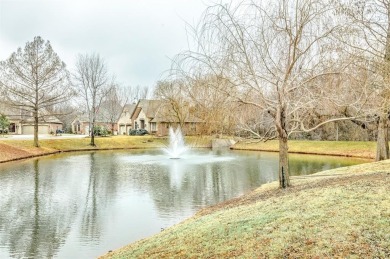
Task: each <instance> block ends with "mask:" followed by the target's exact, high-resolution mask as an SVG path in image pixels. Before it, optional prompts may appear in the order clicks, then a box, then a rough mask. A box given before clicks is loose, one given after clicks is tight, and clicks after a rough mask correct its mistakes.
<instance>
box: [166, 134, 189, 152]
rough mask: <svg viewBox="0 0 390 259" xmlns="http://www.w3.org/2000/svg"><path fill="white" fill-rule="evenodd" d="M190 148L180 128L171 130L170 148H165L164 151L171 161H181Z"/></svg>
mask: <svg viewBox="0 0 390 259" xmlns="http://www.w3.org/2000/svg"><path fill="white" fill-rule="evenodd" d="M187 150H188V148H187V147H186V146H185V143H184V138H183V134H182V133H181V130H180V128H177V129H176V130H174V129H173V128H172V127H171V128H169V146H168V147H166V148H164V151H165V152H166V153H167V154H168V155H169V158H171V159H179V158H180V157H181V155H182V154H183V153H184V152H186V151H187Z"/></svg>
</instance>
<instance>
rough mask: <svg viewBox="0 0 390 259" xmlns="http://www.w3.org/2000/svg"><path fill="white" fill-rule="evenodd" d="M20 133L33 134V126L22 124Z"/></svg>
mask: <svg viewBox="0 0 390 259" xmlns="http://www.w3.org/2000/svg"><path fill="white" fill-rule="evenodd" d="M22 134H23V135H32V134H34V126H31V125H24V126H23V127H22Z"/></svg>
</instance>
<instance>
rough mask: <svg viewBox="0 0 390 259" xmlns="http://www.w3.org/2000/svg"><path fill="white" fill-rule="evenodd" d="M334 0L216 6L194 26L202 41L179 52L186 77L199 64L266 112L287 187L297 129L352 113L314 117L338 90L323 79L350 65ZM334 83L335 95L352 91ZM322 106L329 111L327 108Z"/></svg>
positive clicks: (268, 135)
mask: <svg viewBox="0 0 390 259" xmlns="http://www.w3.org/2000/svg"><path fill="white" fill-rule="evenodd" d="M330 2H331V1H323V0H321V1H320V0H302V1H292V0H276V1H263V2H261V1H242V2H240V3H239V4H237V5H234V4H233V3H232V4H231V5H224V4H217V5H215V6H211V7H210V8H209V9H208V10H207V11H206V12H205V13H204V16H203V19H202V20H201V23H200V24H199V26H198V27H196V28H194V38H195V40H196V42H197V44H198V46H197V49H195V50H190V51H187V52H184V53H182V54H181V55H178V57H177V59H176V60H175V61H176V65H177V66H178V67H177V68H176V71H179V72H182V73H183V75H184V76H185V77H194V75H197V74H198V73H199V72H200V71H201V73H203V74H211V75H214V76H215V77H216V78H217V79H218V80H219V81H220V82H219V83H218V84H215V85H211V86H210V87H216V86H223V87H220V88H216V89H217V90H218V91H220V92H221V93H222V94H225V95H227V96H229V97H230V98H231V99H234V100H235V101H236V102H238V103H241V104H243V105H250V106H253V107H254V108H255V109H256V111H257V114H258V117H259V118H262V117H263V118H266V120H265V122H267V123H268V124H269V128H268V129H267V130H265V131H264V132H263V133H264V134H263V137H262V138H261V139H262V140H264V141H266V140H269V139H278V140H279V183H280V187H282V188H286V187H288V186H289V185H290V180H289V161H288V139H289V137H290V135H291V134H294V133H297V132H309V131H312V130H315V129H317V128H318V127H320V126H321V125H324V124H325V123H329V122H334V121H337V120H347V119H351V118H345V117H343V116H340V117H336V116H332V115H330V116H321V120H320V121H313V110H315V109H316V108H317V105H318V103H319V100H321V99H324V98H328V99H330V98H332V97H331V96H330V93H328V92H325V91H324V90H323V83H324V82H325V80H324V79H325V78H326V76H327V75H332V74H340V73H341V72H342V69H343V67H341V66H338V65H337V66H336V65H335V63H332V62H331V61H332V60H333V59H335V56H334V52H333V51H332V50H333V48H332V45H333V42H332V38H331V35H332V34H333V33H334V31H335V29H336V28H337V26H336V25H335V24H334V23H333V20H332V14H333V9H332V7H331V6H330ZM334 90H335V91H334V93H333V92H332V93H331V94H333V95H334V96H333V97H337V98H339V97H340V96H343V97H344V96H345V95H343V94H344V93H343V92H342V91H343V90H344V89H334ZM336 90H340V92H339V93H337V91H336ZM351 92H353V91H349V93H351ZM347 93H348V92H347ZM352 97H354V96H353V95H352V94H351V95H350V96H348V98H342V99H343V100H345V102H344V103H343V105H345V106H348V105H349V104H348V103H354V102H350V100H349V99H352ZM322 112H323V115H328V114H327V112H328V110H327V109H326V108H325V109H323V111H322ZM269 122H271V123H269ZM314 122H315V123H314ZM258 128H259V130H260V132H261V131H263V130H262V128H261V127H258Z"/></svg>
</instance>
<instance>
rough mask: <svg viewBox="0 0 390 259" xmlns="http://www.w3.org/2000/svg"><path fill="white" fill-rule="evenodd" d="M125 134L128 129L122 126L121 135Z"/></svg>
mask: <svg viewBox="0 0 390 259" xmlns="http://www.w3.org/2000/svg"><path fill="white" fill-rule="evenodd" d="M124 133H126V128H125V126H124V125H121V127H120V130H119V134H120V135H122V134H124Z"/></svg>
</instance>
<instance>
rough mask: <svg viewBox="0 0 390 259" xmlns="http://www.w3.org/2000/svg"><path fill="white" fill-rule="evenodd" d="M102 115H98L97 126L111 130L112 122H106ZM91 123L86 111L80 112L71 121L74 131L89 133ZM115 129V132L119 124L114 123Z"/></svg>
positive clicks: (76, 132) (75, 132)
mask: <svg viewBox="0 0 390 259" xmlns="http://www.w3.org/2000/svg"><path fill="white" fill-rule="evenodd" d="M100 117H101V116H99V115H97V116H96V121H95V127H96V126H101V127H104V128H106V129H107V130H109V131H111V130H112V123H110V122H105V121H104V120H103V119H102V118H100ZM89 125H90V123H89V118H88V115H86V114H85V113H83V114H79V115H77V116H76V117H75V118H74V119H73V121H72V123H71V127H72V133H74V134H83V135H89V132H90V130H89ZM113 130H114V132H115V131H117V130H118V129H117V124H114V128H113Z"/></svg>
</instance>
